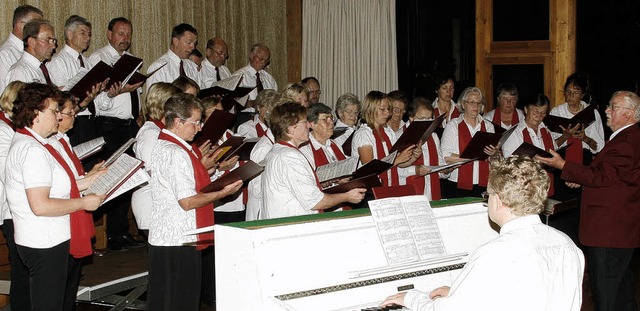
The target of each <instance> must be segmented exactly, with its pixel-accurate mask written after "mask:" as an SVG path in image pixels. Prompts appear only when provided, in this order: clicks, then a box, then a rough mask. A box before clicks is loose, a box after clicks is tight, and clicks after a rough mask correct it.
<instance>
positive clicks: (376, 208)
mask: <svg viewBox="0 0 640 311" xmlns="http://www.w3.org/2000/svg"><path fill="white" fill-rule="evenodd" d="M369 209H370V210H371V215H372V216H373V220H374V222H375V224H376V229H377V231H378V237H379V238H380V242H381V244H382V248H383V250H384V252H385V256H386V257H387V262H388V263H389V265H397V264H402V263H406V262H411V261H417V260H424V259H429V258H435V257H439V256H443V255H446V250H445V247H444V242H443V241H442V236H441V235H440V230H439V229H438V224H437V223H436V220H435V217H434V215H433V212H432V210H431V205H430V204H429V201H428V200H427V198H426V197H425V196H421V195H416V196H406V197H395V198H386V199H380V200H373V201H369Z"/></svg>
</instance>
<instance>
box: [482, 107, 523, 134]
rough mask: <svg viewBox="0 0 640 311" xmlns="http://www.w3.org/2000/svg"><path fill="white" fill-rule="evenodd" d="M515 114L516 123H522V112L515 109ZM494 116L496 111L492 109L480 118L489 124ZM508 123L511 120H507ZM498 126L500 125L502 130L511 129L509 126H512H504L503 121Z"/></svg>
mask: <svg viewBox="0 0 640 311" xmlns="http://www.w3.org/2000/svg"><path fill="white" fill-rule="evenodd" d="M515 112H516V113H517V114H518V123H520V122H521V121H524V112H522V110H520V109H519V108H516V109H515ZM495 114H496V110H495V109H493V110H491V111H489V112H486V113H485V114H484V115H483V116H482V117H483V118H484V119H485V120H487V121H489V122H493V116H494V115H495ZM509 121H511V120H509ZM498 125H500V126H501V127H502V128H503V129H508V128H510V127H511V125H513V124H511V125H506V124H505V123H504V121H500V124H498Z"/></svg>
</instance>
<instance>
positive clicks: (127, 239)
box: [119, 234, 146, 248]
mask: <svg viewBox="0 0 640 311" xmlns="http://www.w3.org/2000/svg"><path fill="white" fill-rule="evenodd" d="M119 238H120V239H121V241H122V243H123V244H124V247H125V248H139V247H143V246H145V245H146V243H145V242H140V241H137V240H135V239H134V238H133V237H131V235H129V234H125V235H122V236H120V237H119Z"/></svg>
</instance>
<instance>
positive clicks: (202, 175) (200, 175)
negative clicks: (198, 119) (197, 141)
mask: <svg viewBox="0 0 640 311" xmlns="http://www.w3.org/2000/svg"><path fill="white" fill-rule="evenodd" d="M158 139H162V140H166V141H169V142H172V143H174V144H176V145H178V146H180V148H182V149H184V151H185V152H186V153H187V154H188V155H189V159H191V166H192V167H193V175H194V176H193V177H194V179H195V181H196V191H198V192H199V191H200V189H202V188H204V187H205V186H207V185H208V184H209V183H211V180H210V179H209V173H208V172H207V169H206V168H205V167H204V165H203V164H202V162H200V160H199V159H198V157H197V156H196V154H194V152H195V153H197V154H198V156H200V150H198V148H193V152H192V151H191V150H189V149H188V148H187V147H186V146H185V145H183V144H182V143H181V142H180V141H178V140H177V139H175V138H174V137H173V136H171V135H169V134H166V133H164V132H160V135H158ZM213 224H214V220H213V203H209V204H207V205H204V206H201V207H198V208H197V209H196V228H202V227H207V226H213ZM211 245H213V232H212V233H201V234H198V243H197V245H196V249H197V250H202V249H205V248H207V247H209V246H211Z"/></svg>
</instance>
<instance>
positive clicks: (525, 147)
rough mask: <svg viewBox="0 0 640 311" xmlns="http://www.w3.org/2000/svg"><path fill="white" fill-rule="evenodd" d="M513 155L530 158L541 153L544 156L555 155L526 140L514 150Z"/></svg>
mask: <svg viewBox="0 0 640 311" xmlns="http://www.w3.org/2000/svg"><path fill="white" fill-rule="evenodd" d="M512 155H520V156H529V157H530V158H533V157H534V156H536V155H539V156H541V157H543V158H551V157H553V156H552V155H551V153H549V152H547V151H546V150H542V149H540V148H538V147H536V146H534V145H532V144H530V143H528V142H526V141H525V142H522V144H521V145H520V147H518V148H516V150H514V151H513V153H512Z"/></svg>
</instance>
